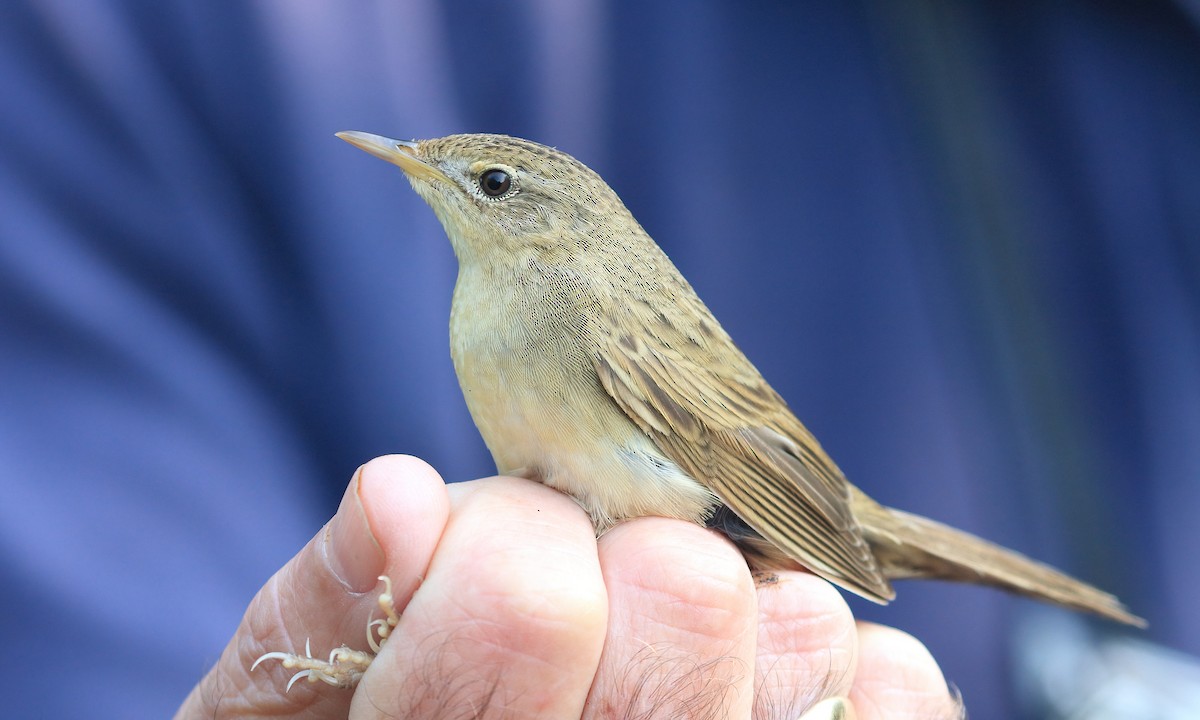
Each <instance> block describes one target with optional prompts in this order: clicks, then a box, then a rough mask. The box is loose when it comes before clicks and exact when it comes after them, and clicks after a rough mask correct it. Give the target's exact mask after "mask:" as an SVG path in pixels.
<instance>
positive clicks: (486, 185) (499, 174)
mask: <svg viewBox="0 0 1200 720" xmlns="http://www.w3.org/2000/svg"><path fill="white" fill-rule="evenodd" d="M479 188H480V189H481V190H483V194H484V195H488V196H490V197H500V196H501V195H503V194H504V193H506V192H508V191H509V189H511V188H512V178H511V177H509V175H508V173H506V172H505V171H503V170H501V169H500V168H492V169H491V170H484V171H483V174H482V175H480V176H479Z"/></svg>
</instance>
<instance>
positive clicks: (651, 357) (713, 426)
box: [592, 321, 895, 602]
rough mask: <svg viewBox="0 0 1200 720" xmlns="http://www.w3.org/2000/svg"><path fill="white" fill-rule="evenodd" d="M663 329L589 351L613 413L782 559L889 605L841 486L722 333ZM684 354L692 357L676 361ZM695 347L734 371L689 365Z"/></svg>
mask: <svg viewBox="0 0 1200 720" xmlns="http://www.w3.org/2000/svg"><path fill="white" fill-rule="evenodd" d="M713 324H714V325H715V321H714V323H713ZM664 325H665V326H666V327H667V330H666V331H664V329H663V328H656V330H657V332H648V333H643V334H641V335H639V336H636V337H635V336H634V335H632V334H620V335H614V334H611V333H606V334H604V335H602V336H600V337H598V338H597V339H596V346H595V350H594V353H593V357H592V359H593V363H594V366H595V369H596V374H597V375H598V376H599V379H600V384H601V385H602V386H603V387H604V389H605V390H606V391H607V392H608V394H609V395H610V396H611V397H612V399H613V400H614V401H615V402H616V404H617V405H618V406H619V407H621V408H622V409H623V410H624V411H625V413H626V414H627V415H628V416H629V417H630V418H631V419H632V420H633V421H634V422H635V423H636V424H637V425H638V426H639V427H641V428H642V430H643V431H645V432H646V433H647V434H648V435H649V436H650V437H651V438H652V439H653V440H654V441H655V443H656V444H657V445H658V447H659V448H660V449H661V450H662V451H663V453H664V454H666V455H667V456H669V457H670V458H671V459H672V460H674V461H675V462H676V463H677V464H678V465H679V466H680V467H681V468H683V469H684V470H685V471H686V472H687V473H688V474H689V475H691V476H692V477H693V478H694V479H696V480H698V481H699V482H702V483H704V484H705V485H707V486H708V487H709V488H710V489H712V491H713V492H714V493H716V495H717V497H719V498H720V499H721V500H722V501H723V502H724V503H725V504H726V505H727V506H729V508H730V509H732V510H733V511H734V512H735V513H737V515H738V516H739V517H741V518H742V519H743V520H745V521H746V523H747V524H749V525H750V527H752V528H753V529H754V530H755V531H757V532H758V533H759V534H760V535H762V536H763V537H764V538H765V539H767V540H768V541H770V542H771V543H772V544H773V545H775V546H776V547H777V548H779V549H780V550H782V551H783V552H784V553H786V554H787V555H789V556H790V557H792V558H793V559H795V560H796V561H798V562H799V563H800V564H802V565H804V566H805V567H807V568H808V569H810V570H812V571H813V572H815V573H817V574H818V575H821V576H822V577H824V578H826V579H827V580H830V581H832V582H834V583H836V584H838V585H841V586H842V587H845V588H846V589H847V590H850V591H852V592H855V593H858V594H860V595H862V596H863V597H865V598H867V599H869V600H874V601H876V602H885V601H887V600H890V599H891V598H892V597H894V595H895V594H894V592H893V591H892V588H891V585H890V584H889V583H888V581H887V579H886V578H885V577H884V575H883V573H882V571H881V570H880V568H879V566H878V564H877V563H876V560H875V557H874V555H873V554H872V552H871V549H870V547H869V546H868V545H867V542H866V540H865V539H864V538H863V533H862V529H861V528H860V527H859V525H858V522H857V521H856V520H855V518H854V515H853V514H852V512H851V509H850V487H849V484H848V483H847V481H846V480H845V478H844V477H843V476H842V473H841V471H840V470H838V468H837V466H836V465H834V463H833V461H832V460H831V459H830V458H829V456H828V455H826V454H825V452H824V451H823V450H822V449H821V446H820V445H819V444H818V443H817V441H816V440H815V439H814V438H813V436H812V435H811V434H810V433H809V432H808V431H807V430H806V429H805V428H804V426H803V425H801V424H800V421H799V420H797V419H796V418H795V416H794V415H792V413H791V411H790V410H788V408H787V404H786V403H785V402H784V401H783V399H782V398H781V397H779V395H778V394H777V393H776V392H775V391H774V390H773V389H772V388H771V387H770V385H768V384H767V382H766V381H765V380H763V378H762V376H761V375H759V373H758V371H757V370H755V369H754V366H753V365H751V364H750V362H749V361H748V360H746V359H745V356H744V355H742V354H741V352H740V351H739V350H737V348H736V347H735V346H734V345H733V342H732V341H731V340H729V339H728V336H727V335H725V334H724V332H723V331H721V330H719V328H718V329H717V330H716V331H715V332H714V331H712V330H709V328H708V327H707V326H706V327H705V328H704V332H707V333H709V335H710V337H709V338H708V340H707V341H706V340H705V339H704V338H701V337H699V335H700V333H694V334H693V333H683V332H678V331H675V332H672V331H671V329H670V326H669V324H668V323H664ZM607 327H610V328H611V327H620V324H619V323H612V324H607ZM689 335H690V336H691V337H689ZM686 343H692V344H694V347H691V348H687V349H688V350H689V351H691V350H695V351H696V352H689V353H687V354H685V353H683V352H680V351H679V348H681V347H683V345H684V344H686ZM703 345H719V346H723V348H725V347H727V348H728V349H729V351H731V352H732V358H733V359H734V360H735V362H733V363H730V362H728V360H729V353H726V352H722V353H720V355H721V356H722V358H723V359H724V360H725V362H711V363H703V362H697V361H696V360H695V359H693V356H698V357H700V358H702V359H708V358H710V357H712V353H711V352H705V351H704V350H703V349H701V348H702V346H703Z"/></svg>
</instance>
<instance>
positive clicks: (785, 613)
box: [754, 570, 858, 720]
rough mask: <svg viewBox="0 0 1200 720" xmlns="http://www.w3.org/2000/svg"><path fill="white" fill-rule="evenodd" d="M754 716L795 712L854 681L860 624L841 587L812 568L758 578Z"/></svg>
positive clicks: (839, 692) (840, 691) (784, 715)
mask: <svg viewBox="0 0 1200 720" xmlns="http://www.w3.org/2000/svg"><path fill="white" fill-rule="evenodd" d="M758 623H759V625H758V658H757V661H756V663H755V682H754V687H755V697H754V717H755V718H756V719H761V720H767V719H768V718H789V719H790V718H795V717H799V716H800V714H801V713H802V712H804V711H805V710H807V709H808V708H810V707H811V706H813V705H815V704H816V703H818V702H820V701H821V700H824V699H825V698H828V697H832V696H834V695H846V694H847V693H849V691H850V687H851V685H852V684H853V681H854V671H855V666H856V664H857V655H858V629H857V627H856V626H855V624H854V616H853V614H852V613H851V612H850V607H849V606H848V605H847V604H846V601H845V600H844V599H843V598H842V595H841V593H839V592H838V591H837V588H835V587H834V586H833V585H831V584H829V583H828V582H826V581H825V580H823V579H821V578H819V577H817V576H816V575H813V574H812V573H807V572H801V571H782V570H781V571H776V572H774V573H772V574H771V576H770V579H769V580H766V581H762V580H760V582H759V583H758Z"/></svg>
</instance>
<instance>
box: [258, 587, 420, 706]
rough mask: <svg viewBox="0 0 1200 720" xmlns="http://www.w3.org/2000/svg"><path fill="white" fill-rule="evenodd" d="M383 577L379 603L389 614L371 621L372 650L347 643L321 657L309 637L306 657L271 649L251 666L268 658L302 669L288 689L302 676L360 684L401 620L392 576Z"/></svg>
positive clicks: (339, 683)
mask: <svg viewBox="0 0 1200 720" xmlns="http://www.w3.org/2000/svg"><path fill="white" fill-rule="evenodd" d="M379 579H380V580H382V581H383V584H384V590H383V592H382V593H380V594H379V607H380V608H382V609H383V612H384V615H385V617H382V618H376V619H374V620H371V621H370V622H368V623H367V645H368V646H370V648H371V652H369V653H368V652H364V651H362V650H352V649H351V648H349V647H347V646H345V645H343V646H341V647H340V648H337V649H336V650H334V651H332V652H330V653H329V659H328V660H321V659H318V658H314V657H313V655H312V647H311V645H310V644H309V641H307V640H305V642H304V656H303V657H301V656H300V655H296V654H293V653H286V652H269V653H266V654H265V655H262V656H261V657H259V658H258V659H257V660H255V661H254V664H253V665H251V666H250V670H251V671H253V670H254V669H255V668H256V667H258V666H259V664H260V663H262V662H263V661H264V660H278V661H280V663H282V665H283V667H285V668H287V669H288V670H300V672H298V673H296V674H295V675H293V676H292V679H291V680H289V681H288V684H287V688H286V690H285V692H286V691H288V690H291V689H292V686H293V685H295V684H296V683H297V682H299V681H300V680H308V681H309V682H317V681H320V682H324V683H328V684H329V685H333V686H334V687H339V688H343V689H349V688H352V687H354V686H355V685H357V684H358V681H359V680H361V679H362V676H363V673H365V672H366V671H367V668H368V667H370V665H371V661H372V660H374V659H375V655H377V654H379V651H380V650H382V649H383V644H384V643H385V642H387V639H388V636H390V635H391V634H392V629H393V628H395V627H396V624H397V623H399V622H400V615H399V613H397V612H396V609H395V607H393V605H392V601H393V599H394V598H393V597H392V580H391V578H389V577H388V576H386V575H380V576H379Z"/></svg>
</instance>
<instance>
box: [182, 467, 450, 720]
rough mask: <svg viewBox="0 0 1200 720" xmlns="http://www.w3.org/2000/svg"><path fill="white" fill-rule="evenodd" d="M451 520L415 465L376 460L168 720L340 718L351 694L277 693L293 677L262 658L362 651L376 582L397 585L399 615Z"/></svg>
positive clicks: (306, 687)
mask: <svg viewBox="0 0 1200 720" xmlns="http://www.w3.org/2000/svg"><path fill="white" fill-rule="evenodd" d="M448 516H449V500H448V497H447V493H446V489H445V486H444V484H443V483H442V479H441V477H440V476H439V475H438V474H437V472H436V471H435V470H433V468H431V467H430V466H429V465H427V464H426V463H424V462H422V461H421V460H418V459H416V458H413V457H408V456H403V455H392V456H385V457H381V458H376V459H375V460H372V461H371V462H369V463H367V464H366V465H363V466H362V467H360V468H359V469H358V471H357V472H356V473H355V474H354V477H353V478H352V479H351V481H350V484H349V486H348V487H347V488H346V492H345V494H344V495H343V496H342V502H341V505H340V506H339V507H338V510H337V514H335V515H334V516H333V518H332V519H331V520H330V521H329V522H328V523H326V524H325V526H324V527H323V528H321V530H320V531H319V532H317V534H316V536H315V537H313V539H312V540H310V541H309V542H308V544H307V545H305V546H304V548H303V549H302V550H300V552H299V553H297V554H296V556H295V557H293V558H292V559H291V560H290V561H289V562H288V563H287V564H286V565H284V567H283V568H282V569H280V570H279V571H278V572H277V573H275V575H274V576H273V577H272V578H271V579H270V580H269V581H268V582H267V584H266V585H264V586H263V588H262V589H261V590H260V591H259V592H258V594H257V595H256V596H255V597H254V599H253V600H252V601H251V603H250V606H249V608H248V609H247V610H246V614H245V615H244V616H243V618H242V622H241V624H240V625H239V626H238V628H237V631H236V632H235V634H234V636H233V639H232V640H231V641H230V642H229V644H228V645H227V646H226V648H225V651H224V652H223V653H222V655H221V658H220V660H218V661H217V664H216V666H215V667H213V669H212V670H211V671H209V673H208V674H207V675H206V676H205V678H204V679H203V680H202V681H201V682H200V684H199V685H197V686H196V688H194V689H193V690H192V693H191V694H190V695H189V696H188V698H187V700H185V701H184V704H183V706H182V707H181V708H180V710H179V712H178V713H177V714H176V718H177V720H178V719H181V718H192V717H197V718H199V717H213V716H214V714H215V713H216V710H217V709H218V708H219V709H220V710H221V713H222V714H226V713H231V714H239V713H245V714H249V715H258V714H262V715H268V714H269V715H271V716H273V717H282V718H286V717H290V716H300V715H303V716H304V717H306V718H321V717H342V718H344V717H346V715H347V713H348V711H349V707H350V700H351V697H352V695H353V693H351V692H347V691H342V692H337V691H335V692H329V688H328V687H326V686H324V685H320V686H319V687H317V686H314V685H311V684H309V683H306V682H300V683H296V685H295V687H294V688H293V689H292V690H291V692H286V693H285V692H284V689H285V688H286V686H287V683H288V680H289V678H290V677H291V676H292V675H293V674H294V673H295V671H294V670H287V669H285V668H283V667H282V665H281V664H280V663H275V662H264V663H262V664H261V665H259V666H258V668H256V670H255V671H254V672H251V666H252V665H253V664H254V661H255V660H256V659H258V658H260V657H262V656H263V655H264V654H267V653H272V652H286V653H294V654H297V655H304V654H305V652H306V647H308V646H311V648H312V654H313V655H314V656H316V657H318V658H323V657H326V656H328V654H329V651H330V650H332V649H334V648H337V647H340V646H342V645H347V646H349V647H351V648H353V649H356V650H368V649H369V646H368V640H367V637H368V635H367V625H368V623H369V622H370V621H371V619H372V618H373V617H378V616H380V615H381V614H382V613H381V612H380V610H379V604H378V594H379V590H378V589H377V584H378V583H377V578H378V577H379V576H380V575H381V574H387V575H389V576H390V577H392V578H393V580H394V581H395V583H394V587H393V596H394V605H395V608H396V611H397V612H402V611H403V609H404V607H405V606H406V605H407V604H408V601H409V599H411V597H412V594H413V592H415V591H416V588H417V586H418V585H419V584H420V579H421V578H422V577H423V576H424V575H425V572H426V570H427V568H428V566H429V561H430V559H431V558H432V557H433V551H434V548H435V547H436V546H437V543H438V538H439V537H440V536H441V533H442V530H443V528H444V527H445V525H446V521H447V518H448Z"/></svg>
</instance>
